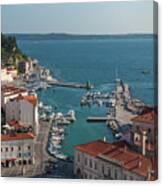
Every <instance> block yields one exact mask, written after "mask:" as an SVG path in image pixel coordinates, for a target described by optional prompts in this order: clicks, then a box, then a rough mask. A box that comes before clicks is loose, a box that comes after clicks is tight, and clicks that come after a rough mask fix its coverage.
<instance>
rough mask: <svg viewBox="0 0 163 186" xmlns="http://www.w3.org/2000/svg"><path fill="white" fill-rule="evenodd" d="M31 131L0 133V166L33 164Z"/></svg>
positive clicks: (32, 137)
mask: <svg viewBox="0 0 163 186" xmlns="http://www.w3.org/2000/svg"><path fill="white" fill-rule="evenodd" d="M34 162H35V154H34V135H33V133H30V132H28V133H16V134H2V135H1V166H2V167H12V166H20V165H28V164H34Z"/></svg>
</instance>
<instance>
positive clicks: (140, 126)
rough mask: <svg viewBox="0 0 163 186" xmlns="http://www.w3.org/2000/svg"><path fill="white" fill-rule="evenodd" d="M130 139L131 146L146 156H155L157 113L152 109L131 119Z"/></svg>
mask: <svg viewBox="0 0 163 186" xmlns="http://www.w3.org/2000/svg"><path fill="white" fill-rule="evenodd" d="M132 123H133V127H132V128H131V132H130V139H131V143H132V146H133V148H134V149H135V150H136V151H138V152H140V153H142V154H143V155H147V156H155V157H156V156H157V113H156V112H155V111H154V110H152V111H148V112H145V113H143V114H141V115H138V116H136V117H134V118H133V119H132Z"/></svg>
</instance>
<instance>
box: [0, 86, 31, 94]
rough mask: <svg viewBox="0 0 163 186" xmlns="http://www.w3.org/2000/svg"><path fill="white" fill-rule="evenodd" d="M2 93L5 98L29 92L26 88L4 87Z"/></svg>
mask: <svg viewBox="0 0 163 186" xmlns="http://www.w3.org/2000/svg"><path fill="white" fill-rule="evenodd" d="M2 92H3V93H4V95H5V96H10V95H14V94H19V93H24V92H27V90H26V89H24V88H19V87H15V86H14V85H4V86H2Z"/></svg>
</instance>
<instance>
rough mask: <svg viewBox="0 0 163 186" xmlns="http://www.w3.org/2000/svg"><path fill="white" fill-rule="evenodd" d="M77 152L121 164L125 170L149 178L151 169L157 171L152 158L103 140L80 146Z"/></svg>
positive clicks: (121, 143) (122, 144) (121, 144)
mask: <svg viewBox="0 0 163 186" xmlns="http://www.w3.org/2000/svg"><path fill="white" fill-rule="evenodd" d="M75 149H76V150H79V151H82V152H84V153H88V154H89V155H91V156H96V157H99V158H105V160H107V159H108V161H114V162H117V163H118V164H120V165H121V166H122V167H123V168H124V169H126V170H128V171H131V172H134V173H136V174H138V175H140V176H144V177H145V176H147V174H148V171H149V169H150V170H152V169H155V166H154V165H153V163H152V161H151V159H150V158H147V157H145V156H142V155H141V154H138V153H136V152H134V151H130V150H128V149H127V148H126V145H125V146H124V143H123V142H120V143H117V144H116V143H113V144H110V143H107V142H104V141H101V140H98V141H93V142H90V143H87V144H82V145H78V146H76V147H75Z"/></svg>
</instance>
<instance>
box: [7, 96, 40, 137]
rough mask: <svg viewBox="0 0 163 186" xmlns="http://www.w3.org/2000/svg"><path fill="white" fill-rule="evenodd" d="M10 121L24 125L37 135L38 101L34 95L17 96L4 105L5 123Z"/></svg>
mask: <svg viewBox="0 0 163 186" xmlns="http://www.w3.org/2000/svg"><path fill="white" fill-rule="evenodd" d="M11 120H15V121H20V122H22V123H25V126H26V127H32V129H33V130H34V132H35V134H37V133H38V128H39V124H38V123H39V121H38V100H37V96H36V95H26V96H22V95H19V96H18V97H16V98H13V99H10V100H9V101H8V102H7V103H6V121H7V122H9V121H11Z"/></svg>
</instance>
